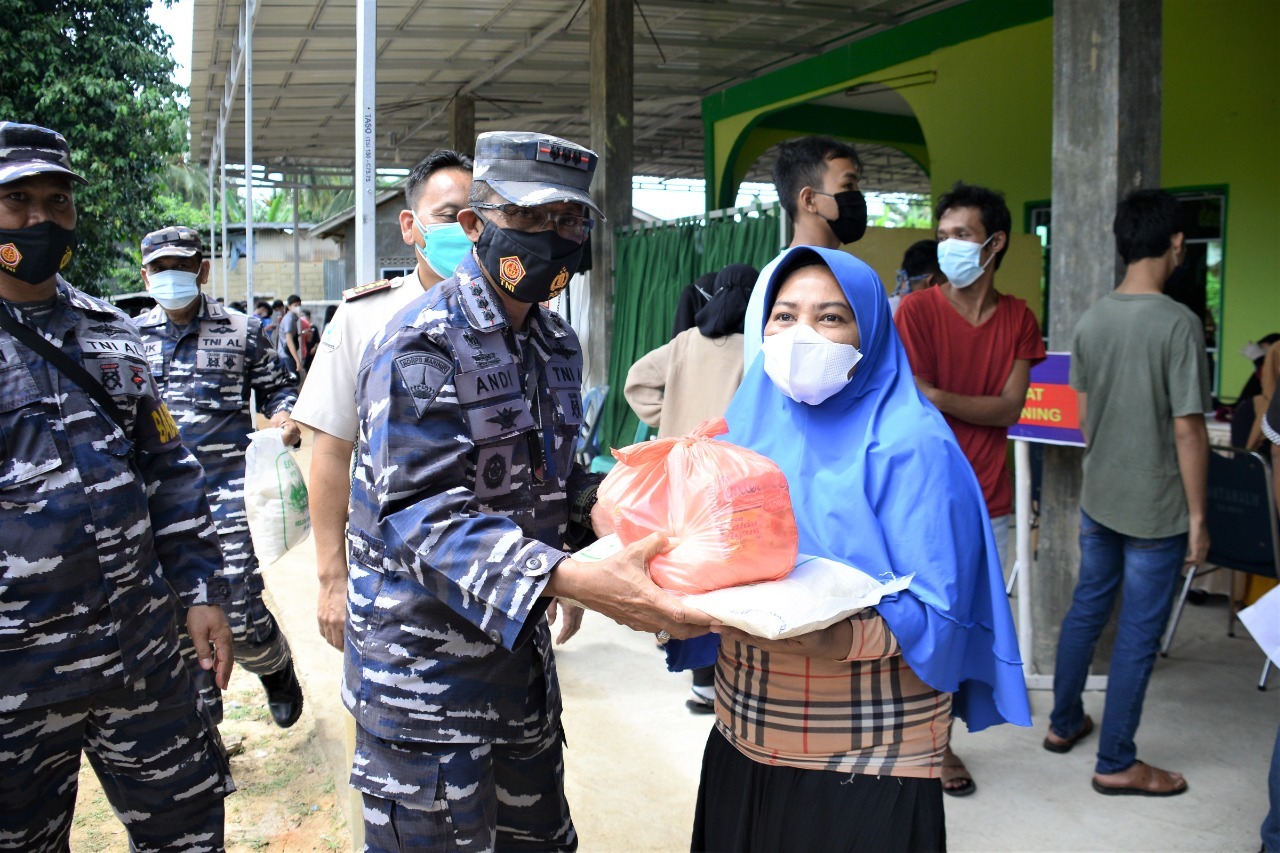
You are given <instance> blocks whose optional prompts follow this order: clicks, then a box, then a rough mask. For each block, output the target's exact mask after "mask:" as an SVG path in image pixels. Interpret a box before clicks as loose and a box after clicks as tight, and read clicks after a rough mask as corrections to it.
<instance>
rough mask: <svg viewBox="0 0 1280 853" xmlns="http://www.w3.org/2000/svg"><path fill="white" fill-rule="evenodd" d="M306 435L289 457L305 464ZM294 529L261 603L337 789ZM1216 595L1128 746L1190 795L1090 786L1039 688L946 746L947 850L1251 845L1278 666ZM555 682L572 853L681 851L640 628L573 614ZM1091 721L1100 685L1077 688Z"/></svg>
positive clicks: (338, 722) (677, 757)
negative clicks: (951, 779)
mask: <svg viewBox="0 0 1280 853" xmlns="http://www.w3.org/2000/svg"><path fill="white" fill-rule="evenodd" d="M309 448H310V442H309V440H307V441H304V447H303V450H302V451H301V453H300V457H301V458H300V459H299V463H300V464H301V465H302V468H303V471H304V472H305V471H306V470H307V466H308V459H309ZM313 556H314V555H313V551H312V545H311V541H310V540H309V539H308V540H307V541H306V542H304V543H302V544H301V545H299V546H298V547H296V548H294V550H293V551H291V552H290V553H289V554H286V555H285V556H284V557H283V558H281V559H280V560H279V561H277V562H276V563H275V564H274V565H273V566H271V567H269V568H268V569H267V570H266V573H265V576H266V581H267V586H268V588H269V589H270V591H271V593H272V598H273V599H274V601H275V608H276V614H277V616H278V617H279V618H280V619H281V621H282V622H283V624H284V626H285V631H286V633H287V634H288V636H289V640H290V642H291V644H292V645H293V648H294V654H295V658H296V660H297V663H298V668H299V671H300V674H301V677H302V680H303V684H304V688H305V691H306V696H307V706H306V707H307V712H308V713H311V714H313V715H315V716H316V723H317V729H318V733H319V736H320V738H321V739H322V740H323V741H324V743H325V745H326V750H327V757H328V759H329V762H330V764H331V766H332V769H333V773H334V778H335V782H336V784H337V785H338V787H339V790H341V789H342V788H344V787H345V786H346V774H347V770H348V768H349V764H348V757H347V752H346V747H345V746H344V741H345V734H344V732H345V731H346V729H347V728H348V725H349V722H348V721H349V719H350V718H349V716H348V715H347V713H346V711H345V710H344V709H343V707H342V704H341V701H340V700H339V698H338V683H339V680H340V677H341V655H340V654H339V653H338V652H337V651H335V650H333V649H331V648H330V647H329V646H328V645H327V644H326V643H324V641H323V640H322V639H321V638H320V635H319V632H318V631H317V629H316V622H315V600H316V590H317V583H316V579H315V573H314V559H313ZM1225 625H1226V602H1225V599H1212V600H1211V602H1210V603H1209V604H1207V605H1205V606H1202V607H1190V606H1189V607H1188V608H1187V611H1186V615H1185V616H1184V618H1183V620H1182V625H1181V627H1180V628H1179V632H1178V636H1177V638H1176V640H1175V641H1174V645H1173V649H1172V652H1171V655H1170V657H1169V658H1168V659H1164V660H1160V661H1159V662H1158V663H1157V665H1156V670H1155V673H1154V675H1153V676H1152V680H1151V686H1150V688H1149V690H1148V692H1147V702H1146V710H1145V712H1144V714H1143V722H1142V727H1141V729H1140V730H1139V732H1138V746H1139V755H1140V756H1141V757H1142V758H1143V759H1144V760H1146V761H1148V762H1150V763H1152V764H1155V765H1157V766H1160V767H1165V768H1168V769H1171V770H1177V771H1180V772H1182V773H1184V774H1185V775H1186V777H1187V780H1188V782H1189V783H1190V790H1189V791H1188V792H1187V793H1186V794H1183V795H1182V796H1179V797H1174V798H1172V799H1167V800H1161V799H1152V798H1141V797H1104V796H1101V795H1099V794H1097V793H1095V792H1094V791H1093V790H1092V789H1091V788H1090V786H1089V778H1090V774H1091V772H1092V768H1093V752H1092V749H1093V748H1094V747H1095V746H1096V743H1097V735H1096V734H1095V735H1092V736H1090V738H1089V740H1087V741H1085V742H1084V743H1083V744H1082V745H1081V746H1080V747H1077V748H1076V750H1075V751H1074V752H1072V753H1070V754H1068V755H1055V754H1052V753H1049V752H1046V751H1045V750H1043V749H1042V748H1041V747H1040V742H1041V740H1042V739H1043V737H1044V733H1045V728H1046V725H1047V724H1046V722H1045V719H1046V715H1047V713H1048V710H1049V706H1050V702H1051V697H1050V695H1049V694H1048V693H1047V692H1044V691H1033V692H1032V694H1031V701H1032V709H1033V711H1034V713H1035V721H1036V726H1035V728H1032V729H1020V728H1016V727H1013V726H1001V727H999V728H996V729H988V730H987V731H984V732H982V733H980V734H977V735H971V734H969V733H967V732H965V731H963V730H962V729H963V727H962V726H957V728H956V731H955V736H954V744H955V748H956V750H957V752H958V753H959V754H960V755H961V756H962V757H963V758H964V759H965V761H966V762H967V764H968V766H969V769H970V771H971V772H972V773H973V775H974V778H975V779H976V780H977V783H978V791H977V792H976V793H975V794H974V795H973V796H971V797H968V798H965V799H956V798H950V797H948V798H947V800H946V808H947V834H948V841H949V844H950V849H952V850H958V851H1094V850H1097V851H1103V850H1106V851H1148V850H1149V851H1157V850H1160V851H1166V850H1168V851H1183V850H1185V851H1241V853H1243V851H1250V852H1251V851H1254V850H1257V849H1258V846H1259V837H1258V825H1259V824H1260V823H1261V821H1262V817H1263V815H1264V814H1265V812H1266V809H1267V792H1266V776H1267V768H1268V763H1269V761H1270V757H1271V746H1272V743H1273V739H1274V738H1275V736H1276V726H1277V723H1280V676H1277V675H1276V674H1275V673H1274V672H1273V673H1272V676H1271V687H1272V689H1271V690H1269V691H1267V692H1260V691H1258V690H1257V689H1256V687H1255V685H1256V682H1257V679H1258V675H1259V673H1260V671H1261V667H1262V661H1263V657H1262V653H1261V651H1260V650H1259V649H1258V647H1257V646H1256V645H1255V644H1254V643H1253V641H1252V640H1251V639H1249V638H1248V633H1247V632H1246V631H1245V630H1244V629H1243V628H1242V627H1239V626H1238V627H1237V634H1238V636H1237V637H1236V638H1235V639H1231V638H1229V637H1227V636H1226V632H1225ZM556 659H557V663H558V667H559V672H560V680H561V685H562V690H563V693H564V704H565V721H564V725H565V731H566V735H567V739H568V743H569V748H568V750H567V751H566V757H565V765H566V766H565V775H566V788H567V791H568V796H569V802H570V804H571V805H572V808H573V816H574V822H575V824H576V826H577V828H578V833H579V836H580V838H581V848H580V849H581V850H582V851H584V853H596V851H602V852H603V853H613V852H614V851H628V853H631V851H634V852H635V853H640V851H679V850H687V849H688V840H689V831H690V827H691V825H692V819H693V805H694V798H695V795H696V792H697V787H698V772H699V765H700V763H701V757H702V749H703V745H704V744H705V742H706V737H707V734H708V732H709V731H710V729H711V725H712V722H711V720H712V718H711V717H708V716H694V715H692V714H690V713H689V712H688V711H687V710H686V709H685V707H684V701H685V699H686V698H687V696H688V683H689V682H688V675H686V674H680V675H675V674H670V673H667V672H666V671H665V668H664V666H663V662H662V661H663V658H662V653H661V652H660V651H659V650H658V649H657V648H655V646H654V641H653V638H652V637H650V636H648V635H640V634H636V633H634V632H632V631H630V630H628V629H626V628H623V627H621V626H619V625H616V624H614V623H613V622H611V621H609V620H608V619H606V618H604V617H602V616H599V615H598V614H594V613H588V614H587V615H586V618H585V619H584V620H583V627H582V630H581V632H580V633H579V634H578V636H576V637H574V638H573V639H572V640H570V641H569V643H568V644H566V645H565V646H563V647H561V648H558V649H557V651H556ZM1085 704H1086V707H1087V710H1088V711H1089V713H1091V714H1092V715H1093V716H1094V719H1095V721H1098V720H1100V719H1101V713H1102V707H1103V696H1102V694H1101V693H1090V694H1086V699H1085Z"/></svg>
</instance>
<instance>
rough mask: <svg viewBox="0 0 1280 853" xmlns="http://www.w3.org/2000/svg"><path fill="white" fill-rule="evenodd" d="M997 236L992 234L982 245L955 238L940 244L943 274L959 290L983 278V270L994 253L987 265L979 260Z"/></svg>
mask: <svg viewBox="0 0 1280 853" xmlns="http://www.w3.org/2000/svg"><path fill="white" fill-rule="evenodd" d="M995 236H996V235H995V234H992V235H991V236H990V237H988V238H987V239H986V240H984V241H983V242H981V243H970V242H969V241H968V240H958V239H956V238H955V237H952V238H951V239H950V240H943V241H942V242H940V243H938V266H939V267H941V268H942V274H943V275H945V276H946V277H947V280H948V281H950V282H951V283H952V284H954V285H955V286H956V287H959V288H965V287H968V286H969V285H971V284H973V283H974V282H975V281H977V280H978V279H979V278H981V277H982V273H983V270H985V269H986V268H987V264H989V263H991V260H992V258H994V257H995V254H994V253H993V254H992V255H991V257H990V258H987V264H984V263H981V262H980V261H979V260H978V259H979V258H981V257H982V250H983V249H985V248H986V246H987V243H990V242H991V241H992V240H993V239H994V238H995Z"/></svg>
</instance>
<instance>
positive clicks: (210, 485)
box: [133, 226, 302, 728]
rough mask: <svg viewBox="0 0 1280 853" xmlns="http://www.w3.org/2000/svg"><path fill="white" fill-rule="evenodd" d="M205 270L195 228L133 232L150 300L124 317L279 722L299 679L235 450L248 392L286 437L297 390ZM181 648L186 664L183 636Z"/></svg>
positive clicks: (290, 715) (216, 700)
mask: <svg viewBox="0 0 1280 853" xmlns="http://www.w3.org/2000/svg"><path fill="white" fill-rule="evenodd" d="M208 276H209V262H208V261H207V260H205V258H204V253H203V249H202V247H201V245H200V235H199V233H197V232H196V231H195V230H193V229H191V228H186V227H183V226H170V227H168V228H161V229H159V230H157V231H153V232H151V233H150V234H147V235H146V236H145V237H143V238H142V279H143V282H144V283H145V284H146V287H147V293H148V294H149V295H150V296H151V297H152V298H153V299H155V300H156V306H155V307H154V308H152V309H151V310H150V311H149V312H148V313H146V314H144V315H143V316H141V317H138V318H136V319H135V320H134V321H133V322H134V325H135V326H136V327H137V329H138V333H139V334H140V335H141V336H142V343H143V347H144V351H145V353H146V357H147V363H148V365H149V366H150V369H151V377H152V379H153V380H154V381H155V383H156V386H157V387H158V388H159V390H160V395H161V397H162V398H163V399H164V402H165V404H166V405H167V406H168V407H169V411H171V412H172V413H173V416H174V419H175V420H176V421H177V423H178V430H179V432H180V433H181V434H182V441H183V443H184V444H186V446H187V447H188V448H189V449H190V450H191V452H192V453H194V454H195V456H196V459H198V460H199V461H200V464H201V465H202V466H203V467H204V475H205V486H206V488H207V489H208V495H209V506H210V508H211V509H212V510H213V518H214V523H215V524H216V525H217V527H218V539H219V541H220V542H221V544H222V553H223V557H224V559H225V565H224V567H223V572H222V576H223V577H224V578H226V579H227V582H228V584H229V585H230V590H231V598H230V600H229V601H228V602H227V604H226V606H225V607H224V610H225V612H226V615H227V621H228V622H229V623H230V624H231V636H232V640H233V641H234V648H235V656H236V662H237V663H238V664H240V666H242V667H244V668H245V669H247V670H248V671H249V672H252V673H253V674H254V675H256V676H258V678H259V679H260V680H261V681H262V685H263V687H264V688H265V689H266V691H267V705H268V707H269V708H270V710H271V717H272V719H273V720H274V721H275V723H276V725H278V726H280V727H282V728H288V727H289V726H292V725H293V724H294V723H296V722H297V721H298V718H299V716H300V715H301V714H302V687H301V685H300V684H299V683H298V678H297V675H296V674H295V673H294V670H293V656H292V654H291V653H290V651H289V641H288V640H287V639H285V635H284V632H283V631H282V630H281V629H280V626H279V625H278V624H277V622H276V619H275V617H274V616H273V615H272V613H271V611H270V610H268V609H267V605H266V603H265V602H264V601H263V600H262V592H263V584H262V569H261V567H260V566H259V565H258V558H257V556H256V555H255V554H254V551H253V542H252V540H251V539H250V537H249V525H248V522H247V520H246V518H245V503H244V486H245V483H244V480H245V451H246V450H247V449H248V447H249V433H250V432H252V431H253V430H254V429H255V426H254V419H253V412H252V411H251V409H250V399H249V392H250V391H252V392H253V396H254V399H255V400H256V401H257V403H258V407H259V410H260V411H261V412H262V414H264V415H266V416H267V417H269V418H270V419H271V421H270V424H271V426H273V427H280V428H281V429H282V430H283V438H284V443H285V444H286V445H290V446H292V445H294V444H296V443H297V441H298V438H299V435H298V427H297V426H296V425H295V424H294V423H293V422H292V421H291V420H290V419H289V411H290V410H291V409H292V408H293V404H294V402H295V401H296V400H297V393H296V392H295V391H294V386H293V381H292V380H291V379H290V377H289V375H288V374H287V373H286V372H285V368H284V365H282V364H281V363H280V361H279V360H278V359H277V358H276V353H275V350H274V348H273V347H272V346H271V341H270V340H268V339H267V338H266V337H265V336H264V335H263V333H262V324H261V323H259V322H258V321H257V319H255V318H250V317H248V316H246V315H244V314H242V313H240V312H239V311H233V310H230V309H228V308H226V307H224V306H223V305H222V304H221V303H219V302H218V300H216V299H214V298H212V297H211V296H209V295H207V294H205V293H202V292H201V289H202V287H203V285H204V283H205V280H206V279H207V278H208ZM183 653H184V656H185V657H187V658H188V664H189V665H191V664H192V663H193V661H191V660H190V649H189V647H188V646H187V644H186V642H185V639H184V641H183ZM189 668H190V669H191V670H192V677H193V679H194V680H195V682H196V685H197V686H198V687H199V688H200V695H201V697H202V698H203V699H204V701H205V704H206V705H208V706H209V712H210V714H211V716H212V717H213V720H214V722H215V723H221V722H222V695H221V692H220V691H219V690H218V687H217V685H216V684H214V683H213V680H212V679H210V678H207V677H206V676H207V674H206V673H205V672H204V671H203V670H201V669H200V668H199V667H198V666H189Z"/></svg>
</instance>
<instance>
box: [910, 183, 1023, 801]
mask: <svg viewBox="0 0 1280 853" xmlns="http://www.w3.org/2000/svg"><path fill="white" fill-rule="evenodd" d="M934 218H935V219H936V221H937V223H938V233H937V236H938V265H939V267H941V269H942V272H943V274H944V275H946V277H947V283H945V284H942V285H940V286H939V287H931V288H929V289H927V290H922V291H919V292H917V293H911V294H908V295H907V296H905V297H904V298H903V300H902V304H901V305H900V306H899V308H898V313H897V315H896V316H895V317H894V321H895V323H896V324H897V327H898V334H899V335H900V336H901V337H902V343H903V345H904V346H905V347H906V349H907V358H908V359H909V360H910V362H911V372H912V373H913V374H915V380H916V385H917V386H919V388H920V391H921V393H923V394H924V396H925V397H927V398H928V399H929V401H930V402H931V403H933V404H934V405H935V406H937V407H938V410H939V411H941V412H942V414H943V415H944V416H945V417H946V419H947V423H948V424H950V425H951V429H952V431H953V432H955V434H956V440H957V441H958V442H959V443H960V448H961V449H962V450H963V451H964V455H965V456H966V457H968V459H969V464H970V465H972V466H973V471H974V473H975V474H976V475H977V477H978V482H979V483H980V484H981V485H982V494H983V497H984V498H985V499H986V503H987V512H988V514H989V515H990V516H991V527H992V531H993V532H994V533H995V536H996V546H997V548H998V549H999V551H1000V553H1001V557H1002V558H1003V554H1004V550H1005V546H1006V545H1007V543H1008V541H1009V515H1010V513H1012V512H1013V489H1012V487H1011V486H1010V483H1009V471H1008V468H1007V466H1006V465H1005V442H1006V440H1007V436H1008V429H1009V427H1010V426H1012V425H1013V424H1015V423H1017V422H1018V418H1019V417H1020V416H1021V414H1022V407H1023V405H1024V404H1025V402H1026V398H1027V385H1028V384H1029V383H1030V381H1031V366H1032V365H1033V364H1038V363H1040V362H1041V361H1043V360H1044V341H1043V340H1041V338H1040V327H1039V326H1038V325H1037V324H1036V318H1035V315H1033V314H1032V313H1031V310H1030V309H1029V308H1027V303H1026V302H1024V301H1023V300H1021V299H1018V298H1016V297H1013V296H1009V295H1008V294H1002V293H999V292H998V291H997V290H996V288H995V278H996V270H997V269H999V268H1000V262H1001V260H1003V258H1004V253H1005V252H1006V251H1007V250H1008V248H1009V231H1010V227H1011V224H1012V217H1011V216H1010V215H1009V207H1008V205H1006V204H1005V202H1004V198H1003V197H1002V196H1001V195H1000V194H999V193H997V192H994V191H992V190H989V189H985V188H984V187H975V186H969V185H967V184H964V183H957V184H956V185H955V187H954V188H952V190H951V192H949V193H946V194H944V195H943V196H942V198H941V199H939V200H938V208H937V211H936V212H935V214H934ZM942 785H943V790H944V791H946V792H947V793H948V794H952V795H955V796H965V795H966V794H971V793H973V791H974V790H976V786H975V785H974V782H973V779H972V778H971V777H970V776H969V774H968V772H967V771H966V770H965V767H964V763H963V762H962V761H961V760H960V759H959V758H958V757H957V756H956V755H955V754H954V753H952V752H951V750H950V748H949V747H948V749H947V753H946V755H945V756H944V757H943V762H942Z"/></svg>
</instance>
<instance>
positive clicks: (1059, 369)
mask: <svg viewBox="0 0 1280 853" xmlns="http://www.w3.org/2000/svg"><path fill="white" fill-rule="evenodd" d="M1070 375H1071V353H1068V352H1051V353H1049V354H1048V356H1047V357H1046V358H1045V360H1044V361H1042V362H1040V363H1039V364H1037V365H1036V366H1035V367H1033V368H1031V384H1030V385H1029V386H1027V402H1026V405H1024V406H1023V407H1022V417H1021V418H1020V419H1019V420H1018V422H1017V423H1016V424H1014V425H1013V426H1011V427H1009V438H1013V439H1018V440H1020V441H1030V442H1035V443H1039V444H1066V445H1071V446H1075V447H1084V433H1082V432H1081V431H1080V402H1079V400H1078V399H1077V398H1076V392H1075V389H1074V388H1072V387H1071V385H1070V384H1069V383H1068V379H1069V377H1070Z"/></svg>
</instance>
